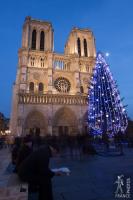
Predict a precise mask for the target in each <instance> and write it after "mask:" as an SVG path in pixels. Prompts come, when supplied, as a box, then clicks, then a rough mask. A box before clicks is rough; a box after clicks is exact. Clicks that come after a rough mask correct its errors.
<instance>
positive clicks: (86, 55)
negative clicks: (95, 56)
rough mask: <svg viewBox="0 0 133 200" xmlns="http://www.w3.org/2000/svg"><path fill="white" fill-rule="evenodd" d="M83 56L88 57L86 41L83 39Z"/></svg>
mask: <svg viewBox="0 0 133 200" xmlns="http://www.w3.org/2000/svg"><path fill="white" fill-rule="evenodd" d="M84 56H85V57H88V52H87V41H86V39H84Z"/></svg>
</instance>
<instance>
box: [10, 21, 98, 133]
mask: <svg viewBox="0 0 133 200" xmlns="http://www.w3.org/2000/svg"><path fill="white" fill-rule="evenodd" d="M53 46H54V32H53V27H52V24H51V23H50V22H47V21H42V20H36V19H32V18H31V17H26V19H25V22H24V25H23V31H22V46H21V48H20V49H19V51H18V68H17V75H16V81H15V83H14V86H13V99H12V112H11V120H10V130H11V133H12V134H14V135H19V136H20V135H25V134H29V133H31V132H32V133H34V132H36V131H37V130H38V131H39V132H40V134H41V136H45V135H48V134H49V135H62V134H68V135H75V134H78V133H80V134H82V133H84V132H86V131H87V109H88V105H87V104H88V102H87V95H88V86H89V79H90V77H91V74H92V69H93V67H94V63H95V56H96V52H95V39H94V36H93V33H92V31H91V30H89V29H80V28H73V29H72V30H71V32H70V34H69V36H68V39H67V42H66V44H65V48H64V54H59V53H56V52H55V51H54V49H53Z"/></svg>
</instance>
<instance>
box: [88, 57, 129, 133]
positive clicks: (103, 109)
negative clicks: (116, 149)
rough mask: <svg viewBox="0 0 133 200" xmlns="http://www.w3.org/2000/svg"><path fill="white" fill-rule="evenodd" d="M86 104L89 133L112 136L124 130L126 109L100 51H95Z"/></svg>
mask: <svg viewBox="0 0 133 200" xmlns="http://www.w3.org/2000/svg"><path fill="white" fill-rule="evenodd" d="M88 104H89V105H88V125H89V129H90V130H91V133H93V134H96V135H97V134H98V135H101V134H105V133H106V134H109V136H113V135H115V134H117V133H118V132H122V133H124V132H125V129H126V127H127V123H128V120H127V114H126V110H125V107H124V106H123V105H122V100H121V98H120V93H119V90H118V89H117V85H116V81H114V79H113V76H112V74H111V72H110V69H109V65H108V64H107V62H106V60H105V57H104V56H103V54H102V53H97V57H96V64H95V67H94V69H93V74H92V77H91V81H90V87H89V94H88Z"/></svg>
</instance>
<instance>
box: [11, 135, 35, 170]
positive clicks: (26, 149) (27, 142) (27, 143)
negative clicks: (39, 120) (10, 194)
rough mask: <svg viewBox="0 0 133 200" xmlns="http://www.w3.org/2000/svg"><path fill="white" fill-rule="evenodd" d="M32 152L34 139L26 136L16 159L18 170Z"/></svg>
mask: <svg viewBox="0 0 133 200" xmlns="http://www.w3.org/2000/svg"><path fill="white" fill-rule="evenodd" d="M31 153H32V141H31V139H30V137H28V136H26V137H24V138H23V139H22V145H21V147H20V149H19V151H18V155H17V159H16V169H15V170H16V172H17V171H18V168H19V166H20V164H21V163H22V162H23V161H24V160H25V159H26V158H27V157H28V156H29V155H30V154H31Z"/></svg>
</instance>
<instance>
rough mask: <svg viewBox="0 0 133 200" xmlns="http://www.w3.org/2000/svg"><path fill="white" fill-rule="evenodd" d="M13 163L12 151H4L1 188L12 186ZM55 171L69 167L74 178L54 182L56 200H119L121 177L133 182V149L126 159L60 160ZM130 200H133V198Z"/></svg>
mask: <svg viewBox="0 0 133 200" xmlns="http://www.w3.org/2000/svg"><path fill="white" fill-rule="evenodd" d="M9 160H10V155H9V151H8V150H0V187H1V186H3V187H4V186H6V184H7V183H8V179H9V175H8V174H7V173H5V169H6V167H7V166H8V163H9ZM51 167H52V168H55V167H69V169H70V170H71V175H70V176H62V177H54V178H53V190H54V197H55V200H115V199H116V198H115V197H114V192H115V190H116V186H117V185H116V184H114V182H115V181H116V180H117V175H121V174H123V175H124V177H125V178H128V177H130V179H131V183H132V182H133V149H128V148H125V149H124V155H123V156H99V155H95V156H85V157H84V158H82V159H81V160H79V159H78V158H74V159H71V158H70V157H64V158H58V159H54V160H52V162H51ZM124 181H126V179H124ZM124 184H125V182H124ZM123 187H124V186H123ZM125 187H126V186H125ZM131 190H132V191H133V186H132V185H131ZM119 199H122V198H119ZM123 199H124V198H123ZM130 199H133V196H132V194H131V198H130Z"/></svg>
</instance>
